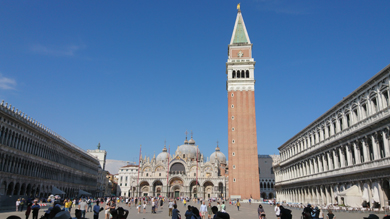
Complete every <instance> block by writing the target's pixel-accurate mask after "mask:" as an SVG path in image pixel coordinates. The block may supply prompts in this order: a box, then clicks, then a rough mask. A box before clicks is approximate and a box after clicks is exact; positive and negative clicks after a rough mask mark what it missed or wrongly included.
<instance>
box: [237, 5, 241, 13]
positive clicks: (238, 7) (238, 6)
mask: <svg viewBox="0 0 390 219" xmlns="http://www.w3.org/2000/svg"><path fill="white" fill-rule="evenodd" d="M240 4H241V3H238V4H237V10H238V11H240Z"/></svg>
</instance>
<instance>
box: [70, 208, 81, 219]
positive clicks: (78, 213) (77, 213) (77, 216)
mask: <svg viewBox="0 0 390 219" xmlns="http://www.w3.org/2000/svg"><path fill="white" fill-rule="evenodd" d="M74 215H75V216H76V217H74V218H72V219H81V218H84V217H82V212H81V210H80V209H76V210H75V213H74Z"/></svg>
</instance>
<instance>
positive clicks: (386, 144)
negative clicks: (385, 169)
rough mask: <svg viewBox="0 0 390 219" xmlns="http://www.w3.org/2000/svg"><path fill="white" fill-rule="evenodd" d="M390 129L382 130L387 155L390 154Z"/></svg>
mask: <svg viewBox="0 0 390 219" xmlns="http://www.w3.org/2000/svg"><path fill="white" fill-rule="evenodd" d="M388 133H389V130H388V129H385V130H382V138H383V146H384V148H385V157H389V156H390V148H389V134H388Z"/></svg>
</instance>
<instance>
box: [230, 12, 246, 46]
mask: <svg viewBox="0 0 390 219" xmlns="http://www.w3.org/2000/svg"><path fill="white" fill-rule="evenodd" d="M233 43H248V39H247V38H246V34H245V30H244V24H243V23H242V19H241V16H240V17H239V19H238V22H237V27H236V32H235V33H234V40H233Z"/></svg>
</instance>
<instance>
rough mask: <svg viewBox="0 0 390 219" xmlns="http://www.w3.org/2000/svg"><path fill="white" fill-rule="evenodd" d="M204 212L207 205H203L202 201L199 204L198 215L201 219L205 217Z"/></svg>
mask: <svg viewBox="0 0 390 219" xmlns="http://www.w3.org/2000/svg"><path fill="white" fill-rule="evenodd" d="M206 213H207V206H206V205H205V203H204V202H202V204H201V205H200V216H201V217H202V219H204V218H205V216H206Z"/></svg>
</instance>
